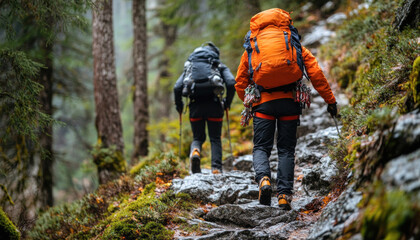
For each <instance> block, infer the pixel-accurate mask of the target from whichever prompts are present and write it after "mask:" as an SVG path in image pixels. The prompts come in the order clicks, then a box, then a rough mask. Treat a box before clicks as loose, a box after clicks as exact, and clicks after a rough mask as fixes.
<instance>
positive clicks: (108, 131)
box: [92, 0, 125, 184]
mask: <svg viewBox="0 0 420 240" xmlns="http://www.w3.org/2000/svg"><path fill="white" fill-rule="evenodd" d="M95 6H96V8H95V9H94V10H93V14H92V15H93V17H92V31H93V47H92V48H93V49H92V50H93V66H94V71H93V78H94V79H93V80H94V95H95V112H96V119H95V125H96V130H97V132H98V143H99V144H100V147H101V148H113V147H114V148H115V150H116V153H117V154H116V155H117V156H120V157H121V158H117V157H115V155H114V156H113V161H114V163H113V164H108V165H106V166H104V164H102V159H94V160H95V163H96V164H97V166H98V175H99V176H98V177H99V183H100V184H103V183H106V182H108V181H110V180H113V179H115V178H117V177H118V176H119V175H120V173H121V172H122V171H123V170H122V169H121V168H118V167H116V166H121V162H120V163H119V162H118V161H124V159H122V153H123V150H124V142H123V136H122V125H121V117H120V108H119V103H118V91H117V78H116V73H115V55H114V32H113V26H112V0H97V1H95ZM124 170H125V169H124Z"/></svg>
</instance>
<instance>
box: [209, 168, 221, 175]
mask: <svg viewBox="0 0 420 240" xmlns="http://www.w3.org/2000/svg"><path fill="white" fill-rule="evenodd" d="M211 173H213V174H221V173H223V171H222V169H218V168H212V170H211Z"/></svg>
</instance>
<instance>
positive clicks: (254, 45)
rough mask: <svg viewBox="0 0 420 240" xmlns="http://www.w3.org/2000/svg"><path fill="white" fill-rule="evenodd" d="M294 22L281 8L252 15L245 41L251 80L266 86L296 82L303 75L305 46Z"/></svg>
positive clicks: (272, 86) (273, 86)
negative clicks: (303, 49)
mask: <svg viewBox="0 0 420 240" xmlns="http://www.w3.org/2000/svg"><path fill="white" fill-rule="evenodd" d="M292 23H293V22H292V19H291V17H290V14H289V13H288V12H286V11H284V10H282V9H279V8H273V9H269V10H266V11H263V12H260V13H258V14H256V15H255V16H254V17H252V18H251V22H250V31H249V32H248V34H247V36H246V37H245V44H244V47H245V49H246V50H247V52H248V61H249V70H250V80H251V81H253V82H255V83H256V84H257V85H259V86H262V87H263V88H265V89H271V88H276V87H280V86H284V85H287V84H290V83H293V82H296V81H297V80H299V79H301V78H302V76H303V73H304V64H303V60H302V48H301V45H300V42H299V35H298V33H297V30H296V28H294V27H293V26H292ZM247 40H248V41H247Z"/></svg>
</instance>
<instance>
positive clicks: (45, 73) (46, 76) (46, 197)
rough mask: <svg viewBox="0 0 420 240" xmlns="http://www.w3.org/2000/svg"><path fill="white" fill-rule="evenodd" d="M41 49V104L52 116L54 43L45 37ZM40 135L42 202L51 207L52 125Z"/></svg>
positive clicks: (44, 110)
mask: <svg viewBox="0 0 420 240" xmlns="http://www.w3.org/2000/svg"><path fill="white" fill-rule="evenodd" d="M40 44H41V46H40V49H41V50H42V55H43V58H42V59H45V62H44V65H45V68H41V71H40V73H39V83H40V84H41V85H42V86H43V87H44V88H43V90H42V92H41V94H40V100H39V103H40V106H41V109H40V110H41V112H43V113H45V114H47V115H49V116H52V115H53V106H52V99H53V80H52V74H53V61H52V44H48V43H47V40H46V39H44V40H42V41H40ZM41 133H42V134H40V136H39V143H40V146H41V148H42V152H41V154H40V159H41V162H40V168H39V171H40V173H39V177H40V189H41V194H40V195H39V197H40V199H39V200H40V203H41V207H42V208H46V207H48V206H49V207H51V206H52V205H53V204H54V198H53V163H54V154H53V148H52V145H53V138H52V136H53V130H52V125H48V126H46V127H44V129H42V130H41Z"/></svg>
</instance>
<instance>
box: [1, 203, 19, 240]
mask: <svg viewBox="0 0 420 240" xmlns="http://www.w3.org/2000/svg"><path fill="white" fill-rule="evenodd" d="M0 236H1V239H10V240H15V239H20V232H19V230H18V229H17V228H16V226H15V225H14V224H13V223H12V221H10V219H9V218H8V217H7V215H6V213H5V212H4V211H3V209H2V208H0Z"/></svg>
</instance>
